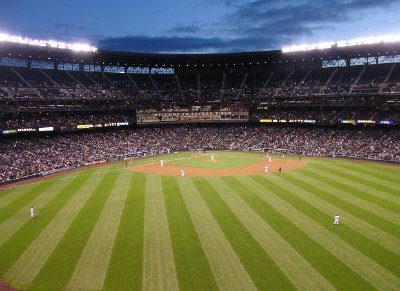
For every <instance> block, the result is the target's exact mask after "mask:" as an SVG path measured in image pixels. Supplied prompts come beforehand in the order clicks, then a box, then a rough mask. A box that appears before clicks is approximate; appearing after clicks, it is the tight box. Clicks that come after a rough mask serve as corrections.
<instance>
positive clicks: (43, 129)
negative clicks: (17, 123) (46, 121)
mask: <svg viewBox="0 0 400 291" xmlns="http://www.w3.org/2000/svg"><path fill="white" fill-rule="evenodd" d="M53 130H54V127H52V126H49V127H39V131H53Z"/></svg>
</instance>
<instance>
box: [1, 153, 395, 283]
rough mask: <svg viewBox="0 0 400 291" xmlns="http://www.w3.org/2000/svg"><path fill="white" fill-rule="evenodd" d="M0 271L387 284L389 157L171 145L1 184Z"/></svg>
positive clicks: (65, 278)
mask: <svg viewBox="0 0 400 291" xmlns="http://www.w3.org/2000/svg"><path fill="white" fill-rule="evenodd" d="M211 155H214V160H211ZM160 160H163V161H164V165H163V167H161V166H160ZM265 166H268V170H267V173H265ZM279 168H281V173H279ZM181 170H184V174H185V176H184V177H182V176H181ZM31 206H33V207H34V208H35V217H34V218H31V217H30V214H29V208H30V207H31ZM336 214H339V216H340V223H339V226H336V227H334V226H333V217H334V216H335V215H336ZM0 278H1V279H2V281H3V282H6V283H7V284H8V285H10V286H12V287H13V288H16V289H18V290H218V289H220V290H256V289H258V290H294V289H300V290H335V289H337V290H400V167H398V166H393V165H384V164H378V163H366V162H357V161H349V160H338V159H322V158H303V159H302V160H300V159H299V157H284V159H282V157H281V156H273V157H272V161H271V162H269V161H268V159H267V158H266V155H265V154H256V153H241V152H223V151H220V152H209V153H207V154H203V153H198V152H184V153H173V154H170V155H165V156H156V157H151V158H147V159H140V160H133V161H129V162H128V163H125V162H121V163H115V164H107V165H102V166H96V167H90V168H84V169H82V170H80V171H73V172H68V173H65V174H62V175H57V176H54V177H49V178H45V179H42V180H37V181H33V182H32V183H28V184H25V185H19V186H17V187H12V188H8V189H4V190H0ZM0 288H1V287H0Z"/></svg>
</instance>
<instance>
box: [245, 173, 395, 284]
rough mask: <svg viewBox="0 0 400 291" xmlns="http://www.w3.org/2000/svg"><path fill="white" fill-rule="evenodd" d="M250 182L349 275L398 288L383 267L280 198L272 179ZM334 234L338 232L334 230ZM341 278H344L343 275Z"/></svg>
mask: <svg viewBox="0 0 400 291" xmlns="http://www.w3.org/2000/svg"><path fill="white" fill-rule="evenodd" d="M252 179H253V180H254V181H256V182H257V183H258V184H259V185H261V186H263V187H264V189H265V190H266V191H265V193H263V194H262V195H260V197H262V199H263V200H264V201H268V203H269V204H270V205H271V206H273V207H274V208H275V209H276V210H277V211H279V212H280V213H281V214H282V215H284V216H285V217H286V218H287V219H288V220H289V221H290V222H291V223H293V224H294V225H296V226H297V227H298V228H300V229H301V230H302V231H303V232H304V233H305V234H307V235H308V236H309V237H310V238H311V239H312V240H314V241H315V242H317V243H318V244H319V245H320V246H322V247H323V248H324V249H325V250H326V251H328V252H330V253H331V254H332V255H333V256H335V257H336V258H337V259H339V260H340V261H341V262H343V263H344V264H345V265H346V266H347V267H348V268H347V269H348V272H352V273H357V274H359V275H360V276H361V277H362V278H363V279H364V280H366V281H368V282H369V283H370V284H371V285H373V286H374V287H375V288H377V289H379V288H382V289H384V290H395V289H396V288H397V287H398V286H400V278H399V277H397V276H396V275H394V274H393V273H391V272H389V271H388V270H386V269H385V268H382V267H381V266H380V265H378V264H377V263H376V262H375V261H373V260H371V259H370V258H369V257H367V256H365V255H363V254H362V253H361V252H360V251H359V250H357V249H356V248H353V247H352V246H351V245H349V244H347V243H346V242H344V241H343V240H341V239H340V238H338V237H337V236H336V235H335V234H333V233H332V232H331V231H329V230H328V228H327V227H325V226H322V225H320V224H319V223H316V222H315V221H314V220H312V219H310V218H309V217H307V216H306V215H304V214H303V213H302V212H300V211H299V210H297V209H296V208H294V207H293V206H291V205H290V204H289V203H288V202H286V201H285V200H284V199H283V198H281V197H282V196H284V195H285V191H282V189H280V188H279V187H277V186H276V183H274V182H272V179H269V180H267V179H265V178H263V177H261V176H253V177H252ZM270 189H271V190H270ZM330 227H332V226H330ZM336 231H340V230H339V229H336ZM340 278H341V279H343V275H342V276H340ZM359 282H360V280H358V278H357V280H355V282H353V283H351V284H350V285H347V286H348V289H352V288H351V287H350V288H349V286H354V287H356V286H357V287H359ZM361 289H364V288H361Z"/></svg>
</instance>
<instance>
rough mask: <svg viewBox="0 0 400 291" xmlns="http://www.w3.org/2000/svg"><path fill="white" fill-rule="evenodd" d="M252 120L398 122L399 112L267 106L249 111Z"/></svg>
mask: <svg viewBox="0 0 400 291" xmlns="http://www.w3.org/2000/svg"><path fill="white" fill-rule="evenodd" d="M250 118H251V120H252V121H253V122H257V121H259V120H260V119H277V120H282V119H284V120H286V121H289V120H315V121H316V123H317V124H331V125H333V124H338V123H340V121H341V120H371V121H376V120H392V121H394V123H395V124H400V112H399V111H398V110H394V109H393V110H377V109H374V108H348V107H327V108H317V109H315V108H307V107H305V108H281V107H276V108H269V109H268V110H257V111H254V112H251V114H250Z"/></svg>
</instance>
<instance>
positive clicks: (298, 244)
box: [224, 176, 373, 290]
mask: <svg viewBox="0 0 400 291" xmlns="http://www.w3.org/2000/svg"><path fill="white" fill-rule="evenodd" d="M255 177H258V178H260V177H259V176H255ZM224 180H227V181H229V184H230V185H232V187H233V188H234V189H238V190H239V189H240V192H239V191H238V192H237V193H238V194H239V195H240V197H241V198H242V199H243V200H244V201H245V202H246V203H247V204H248V205H249V206H250V207H251V208H253V210H254V211H256V212H257V213H258V215H260V217H262V219H263V220H265V221H266V223H268V224H269V225H270V226H271V227H272V228H273V229H274V230H275V231H276V232H277V233H278V234H279V235H280V236H281V237H282V238H283V239H284V240H286V242H287V243H288V244H289V245H290V246H291V247H292V248H293V249H294V250H295V251H296V252H297V253H299V254H300V255H301V256H302V257H303V258H304V259H305V260H307V261H308V262H309V263H310V264H311V265H312V266H313V267H314V269H316V270H317V271H318V272H319V273H320V274H321V276H323V277H324V278H325V279H326V280H327V281H328V282H329V283H330V284H331V285H332V286H333V287H334V288H335V289H338V290H349V289H352V288H349V286H350V287H353V289H360V290H370V289H373V286H372V285H371V284H370V283H369V282H367V281H366V280H365V279H363V278H362V277H361V276H360V275H359V274H357V273H355V272H354V271H353V270H352V269H351V268H350V267H349V266H347V265H346V264H345V263H343V262H342V261H341V260H340V259H338V258H337V257H336V256H335V255H334V254H332V253H331V252H330V251H328V250H326V248H325V247H324V246H322V245H321V242H320V241H316V240H314V239H313V238H312V237H310V236H309V234H308V233H306V232H305V231H304V230H303V228H302V227H299V226H298V225H297V224H295V222H294V221H292V219H291V217H290V216H287V213H286V210H285V209H284V208H282V207H281V204H280V203H276V201H277V198H276V196H275V194H273V193H270V192H269V191H268V190H267V189H268V188H266V187H264V185H261V184H259V183H257V182H256V181H255V180H254V178H253V177H237V178H233V177H227V178H224ZM278 202H279V200H278ZM293 264H295V265H296V264H297V262H293ZM300 273H301V274H302V275H303V276H307V274H306V273H303V272H302V271H301V272H300ZM338 278H340V280H338ZM355 287H357V288H355Z"/></svg>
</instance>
